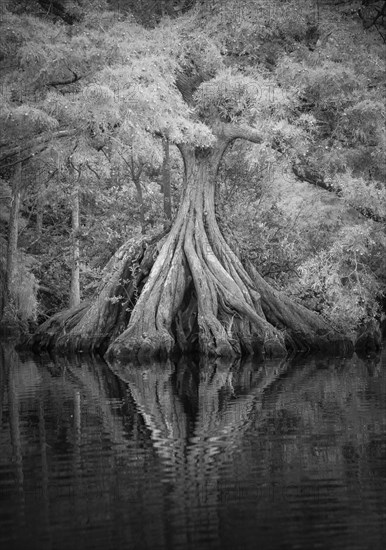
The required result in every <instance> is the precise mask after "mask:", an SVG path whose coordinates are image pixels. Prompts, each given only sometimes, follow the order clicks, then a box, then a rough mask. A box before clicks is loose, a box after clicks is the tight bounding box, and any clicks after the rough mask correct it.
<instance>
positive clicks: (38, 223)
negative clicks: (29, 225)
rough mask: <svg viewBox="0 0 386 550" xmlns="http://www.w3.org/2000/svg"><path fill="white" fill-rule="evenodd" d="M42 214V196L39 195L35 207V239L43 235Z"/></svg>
mask: <svg viewBox="0 0 386 550" xmlns="http://www.w3.org/2000/svg"><path fill="white" fill-rule="evenodd" d="M43 214H44V198H43V194H40V195H39V199H38V204H37V207H36V238H37V239H40V237H41V236H42V233H43Z"/></svg>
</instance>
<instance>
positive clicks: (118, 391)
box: [0, 347, 386, 550]
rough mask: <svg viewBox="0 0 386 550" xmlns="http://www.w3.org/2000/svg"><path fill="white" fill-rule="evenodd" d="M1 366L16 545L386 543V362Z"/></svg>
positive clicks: (21, 362) (1, 445)
mask: <svg viewBox="0 0 386 550" xmlns="http://www.w3.org/2000/svg"><path fill="white" fill-rule="evenodd" d="M382 361H383V363H382ZM1 362H2V364H1V368H0V415H1V416H0V449H1V452H0V548H2V549H4V550H12V549H26V550H32V549H38V550H46V549H50V550H62V549H63V550H64V549H70V550H78V549H90V550H91V549H92V550H102V549H103V550H109V549H121V548H122V549H123V548H124V549H126V548H127V549H151V550H157V549H177V550H179V549H185V548H186V549H217V548H218V549H225V550H226V549H232V550H237V549H240V550H241V549H253V550H255V549H282V550H290V549H292V550H295V549H307V550H309V549H313V548H315V549H326V550H327V549H328V550H331V549H338V548H340V549H350V550H355V549H358V550H359V549H360V550H364V549H369V550H377V549H381V548H384V540H385V539H386V363H385V358H383V360H382V358H373V359H368V360H361V359H359V358H358V357H356V356H354V357H353V358H351V359H321V358H307V359H304V360H303V361H302V362H297V363H296V362H292V363H291V362H288V361H287V362H286V361H282V362H267V363H265V364H256V363H253V362H249V363H246V364H244V365H240V364H233V365H231V364H227V363H221V362H217V363H214V362H213V363H210V364H201V365H200V368H198V366H197V365H196V364H194V363H189V362H187V361H185V362H181V363H180V364H178V365H177V366H176V365H174V364H172V363H165V364H162V365H152V366H148V367H132V368H127V367H124V366H121V367H118V366H114V369H115V372H114V373H113V372H112V371H111V369H109V368H108V367H107V365H106V364H105V363H104V362H103V361H101V360H100V359H91V358H89V359H86V358H84V357H81V358H79V357H77V358H72V359H63V358H62V359H57V361H55V362H54V361H52V360H51V359H50V358H49V357H37V356H34V357H31V356H22V357H20V356H19V355H18V354H17V353H16V352H15V351H14V350H13V348H12V347H4V349H3V350H2V354H1Z"/></svg>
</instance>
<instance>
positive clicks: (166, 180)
mask: <svg viewBox="0 0 386 550" xmlns="http://www.w3.org/2000/svg"><path fill="white" fill-rule="evenodd" d="M162 145H163V149H164V159H163V164H162V191H163V195H164V214H165V218H166V222H165V228H167V227H168V226H169V222H170V220H171V219H172V195H171V187H170V143H169V140H168V139H163V141H162Z"/></svg>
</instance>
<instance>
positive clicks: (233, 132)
mask: <svg viewBox="0 0 386 550" xmlns="http://www.w3.org/2000/svg"><path fill="white" fill-rule="evenodd" d="M213 133H214V134H215V135H216V136H218V138H219V139H222V140H225V141H227V142H228V143H230V142H232V141H234V140H235V139H245V140H247V141H251V142H252V143H262V142H263V138H262V135H261V132H260V130H258V129H257V128H253V127H252V126H248V125H246V124H245V125H244V124H230V123H220V124H218V125H216V126H214V127H213Z"/></svg>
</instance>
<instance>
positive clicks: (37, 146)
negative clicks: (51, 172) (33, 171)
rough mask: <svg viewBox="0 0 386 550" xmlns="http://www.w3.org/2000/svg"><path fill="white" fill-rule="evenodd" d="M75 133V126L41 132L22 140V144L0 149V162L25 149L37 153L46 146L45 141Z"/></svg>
mask: <svg viewBox="0 0 386 550" xmlns="http://www.w3.org/2000/svg"><path fill="white" fill-rule="evenodd" d="M76 133H77V130H76V129H75V128H73V129H71V130H58V131H57V132H54V133H50V134H43V135H41V136H39V137H35V138H32V139H30V140H28V141H26V142H24V143H23V144H19V145H12V146H10V147H8V148H7V149H3V150H2V151H0V162H2V161H3V160H5V159H7V158H8V157H13V156H14V155H16V154H18V153H23V152H24V151H26V150H27V149H33V154H35V153H39V152H40V151H42V150H43V149H45V148H46V146H47V143H49V142H50V141H52V140H54V139H60V138H64V137H71V136H74V135H75V134H76ZM28 158H29V157H28Z"/></svg>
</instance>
